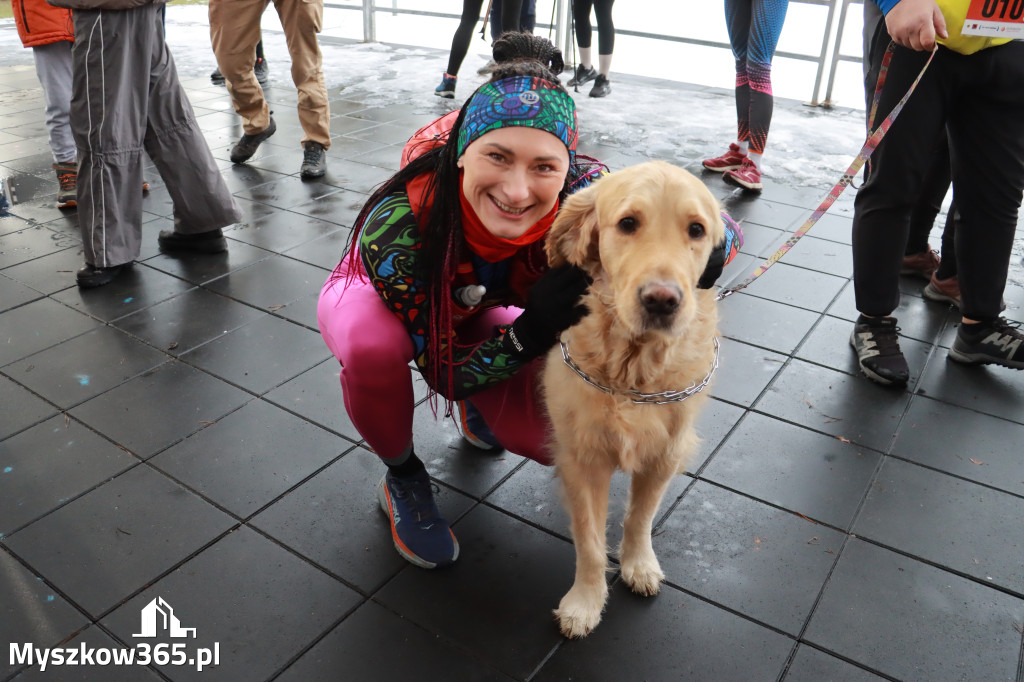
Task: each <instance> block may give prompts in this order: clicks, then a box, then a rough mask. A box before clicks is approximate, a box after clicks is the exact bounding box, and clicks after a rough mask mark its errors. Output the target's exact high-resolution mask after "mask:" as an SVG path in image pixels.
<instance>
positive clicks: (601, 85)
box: [590, 73, 612, 97]
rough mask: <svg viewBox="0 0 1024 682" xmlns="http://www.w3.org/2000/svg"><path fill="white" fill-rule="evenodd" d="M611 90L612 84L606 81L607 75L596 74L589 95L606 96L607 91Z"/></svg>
mask: <svg viewBox="0 0 1024 682" xmlns="http://www.w3.org/2000/svg"><path fill="white" fill-rule="evenodd" d="M611 91H612V84H611V83H609V82H608V76H605V75H603V74H600V73H599V74H597V79H596V80H595V81H594V87H592V88H591V89H590V96H591V97H607V96H608V93H610V92H611Z"/></svg>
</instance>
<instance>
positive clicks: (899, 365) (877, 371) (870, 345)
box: [850, 315, 910, 386]
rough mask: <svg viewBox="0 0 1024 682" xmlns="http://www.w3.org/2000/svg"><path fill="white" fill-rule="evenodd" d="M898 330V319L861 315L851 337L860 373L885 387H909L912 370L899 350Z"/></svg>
mask: <svg viewBox="0 0 1024 682" xmlns="http://www.w3.org/2000/svg"><path fill="white" fill-rule="evenodd" d="M899 331H900V329H899V327H897V326H896V318H895V317H864V316H863V315H861V316H860V317H858V318H857V322H856V323H855V324H854V327H853V333H852V334H851V335H850V345H851V346H853V349H854V350H855V351H857V362H858V363H859V364H860V368H861V371H863V372H864V374H865V375H867V377H868V378H869V379H871V380H872V381H874V382H875V383H879V384H882V385H883V386H906V385H907V381H909V380H910V368H909V367H908V366H907V359H906V358H904V357H903V351H902V350H900V342H899Z"/></svg>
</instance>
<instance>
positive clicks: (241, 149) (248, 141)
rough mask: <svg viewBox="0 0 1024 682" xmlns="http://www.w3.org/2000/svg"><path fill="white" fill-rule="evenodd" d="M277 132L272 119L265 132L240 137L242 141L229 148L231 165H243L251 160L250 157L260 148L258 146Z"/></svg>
mask: <svg viewBox="0 0 1024 682" xmlns="http://www.w3.org/2000/svg"><path fill="white" fill-rule="evenodd" d="M276 132H277V124H276V123H274V119H273V118H271V119H270V123H269V124H268V125H267V128H266V130H264V131H263V132H262V133H256V134H255V135H250V134H248V133H245V134H244V135H242V139H240V140H239V141H238V142H236V143H235V146H234V147H232V148H231V163H245V162H246V161H248V160H249V159H251V158H252V155H253V154H255V153H256V150H257V149H259V148H260V145H261V144H263V143H264V142H266V141H267V140H268V139H269V138H270V136H271V135H273V134H274V133H276Z"/></svg>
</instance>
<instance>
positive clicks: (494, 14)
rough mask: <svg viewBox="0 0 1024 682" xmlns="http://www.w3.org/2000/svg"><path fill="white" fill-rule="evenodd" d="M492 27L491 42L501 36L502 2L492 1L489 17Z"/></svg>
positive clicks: (488, 21)
mask: <svg viewBox="0 0 1024 682" xmlns="http://www.w3.org/2000/svg"><path fill="white" fill-rule="evenodd" d="M487 23H489V24H490V26H491V42H492V43H493V42H494V41H495V40H497V39H498V38H499V37H500V36H501V0H491V14H490V15H489V16H488V17H487Z"/></svg>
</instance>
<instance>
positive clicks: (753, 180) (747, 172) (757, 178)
mask: <svg viewBox="0 0 1024 682" xmlns="http://www.w3.org/2000/svg"><path fill="white" fill-rule="evenodd" d="M722 179H723V180H725V181H726V182H729V183H732V184H734V185H739V186H740V187H743V188H744V189H749V190H751V191H754V192H760V191H761V187H762V186H763V185H761V171H759V170H758V169H757V164H755V163H754V162H753V161H751V160H750V159H748V158H747V157H743V164H742V165H741V166H740V167H739V168H737V169H736V170H728V171H725V173H723V174H722Z"/></svg>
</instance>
